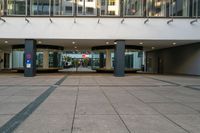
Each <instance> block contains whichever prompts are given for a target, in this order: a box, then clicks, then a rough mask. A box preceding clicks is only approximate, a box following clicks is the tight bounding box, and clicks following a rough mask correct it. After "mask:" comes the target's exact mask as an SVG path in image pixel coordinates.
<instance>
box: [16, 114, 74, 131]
mask: <svg viewBox="0 0 200 133" xmlns="http://www.w3.org/2000/svg"><path fill="white" fill-rule="evenodd" d="M71 126H72V116H68V115H63V114H62V115H59V114H56V115H47V114H33V115H31V116H30V117H29V118H28V119H26V121H24V122H23V123H22V124H21V126H20V127H18V128H17V129H16V130H15V131H14V133H30V132H31V133H71Z"/></svg>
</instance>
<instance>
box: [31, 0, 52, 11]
mask: <svg viewBox="0 0 200 133" xmlns="http://www.w3.org/2000/svg"><path fill="white" fill-rule="evenodd" d="M30 9H31V11H30V15H49V14H50V0H31V7H30Z"/></svg>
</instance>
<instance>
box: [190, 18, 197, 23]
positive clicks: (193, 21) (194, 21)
mask: <svg viewBox="0 0 200 133" xmlns="http://www.w3.org/2000/svg"><path fill="white" fill-rule="evenodd" d="M196 22H198V19H197V18H196V19H195V20H192V21H190V24H194V23H196Z"/></svg>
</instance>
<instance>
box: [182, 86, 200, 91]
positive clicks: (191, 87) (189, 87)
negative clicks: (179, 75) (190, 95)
mask: <svg viewBox="0 0 200 133" xmlns="http://www.w3.org/2000/svg"><path fill="white" fill-rule="evenodd" d="M183 87H185V88H188V89H192V90H196V91H200V88H196V87H200V85H186V86H183Z"/></svg>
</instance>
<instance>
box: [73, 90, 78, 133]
mask: <svg viewBox="0 0 200 133" xmlns="http://www.w3.org/2000/svg"><path fill="white" fill-rule="evenodd" d="M78 94H79V88H78V89H77V93H76V101H75V106H74V113H73V119H72V126H71V133H72V132H73V130H74V121H75V116H76V109H77V104H78Z"/></svg>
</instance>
